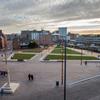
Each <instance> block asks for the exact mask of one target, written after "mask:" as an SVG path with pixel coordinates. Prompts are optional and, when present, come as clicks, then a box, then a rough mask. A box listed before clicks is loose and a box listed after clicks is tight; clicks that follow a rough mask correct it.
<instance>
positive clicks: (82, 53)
mask: <svg viewBox="0 0 100 100" xmlns="http://www.w3.org/2000/svg"><path fill="white" fill-rule="evenodd" d="M82 60H83V49H82V48H81V65H82Z"/></svg>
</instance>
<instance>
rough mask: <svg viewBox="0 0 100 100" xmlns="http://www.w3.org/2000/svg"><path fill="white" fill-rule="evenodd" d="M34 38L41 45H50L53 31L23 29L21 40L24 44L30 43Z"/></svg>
mask: <svg viewBox="0 0 100 100" xmlns="http://www.w3.org/2000/svg"><path fill="white" fill-rule="evenodd" d="M33 40H34V41H36V42H37V43H38V44H39V45H49V44H51V41H52V39H51V33H50V32H49V31H45V30H41V31H37V30H33V31H30V30H25V31H21V36H20V41H21V44H22V45H28V44H29V43H30V42H31V41H33Z"/></svg>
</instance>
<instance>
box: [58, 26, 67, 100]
mask: <svg viewBox="0 0 100 100" xmlns="http://www.w3.org/2000/svg"><path fill="white" fill-rule="evenodd" d="M59 33H60V35H61V37H62V39H63V41H64V100H66V83H67V82H66V59H67V57H66V55H67V52H66V45H67V27H60V28H59Z"/></svg>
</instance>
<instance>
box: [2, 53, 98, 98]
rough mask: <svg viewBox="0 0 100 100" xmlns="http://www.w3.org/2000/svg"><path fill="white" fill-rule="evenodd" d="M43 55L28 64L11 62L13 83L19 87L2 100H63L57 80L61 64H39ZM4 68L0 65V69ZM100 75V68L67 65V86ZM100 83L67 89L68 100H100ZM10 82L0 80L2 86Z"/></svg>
mask: <svg viewBox="0 0 100 100" xmlns="http://www.w3.org/2000/svg"><path fill="white" fill-rule="evenodd" d="M40 57H41V54H38V55H37V56H36V57H35V58H34V59H33V60H31V61H28V62H8V64H7V66H8V67H9V69H10V75H11V82H18V83H20V87H19V88H18V89H17V90H16V92H15V93H14V94H12V95H3V96H2V95H1V96H0V100H22V99H23V100H63V87H62V86H60V87H58V88H57V87H56V86H55V83H56V81H57V80H59V81H60V80H61V63H60V62H54V63H47V62H39V59H40ZM1 67H5V68H6V66H5V63H4V62H0V68H1ZM29 73H32V74H33V75H34V77H35V79H34V81H28V78H27V75H28V74H29ZM98 74H100V68H99V67H98V66H97V65H95V64H88V65H87V66H85V65H84V64H83V65H82V66H81V65H80V61H67V84H70V83H73V82H75V81H77V80H80V79H84V78H87V77H90V76H94V75H98ZM99 80H100V79H99V78H98V79H95V80H90V81H88V82H84V83H81V84H78V85H72V86H70V85H68V87H67V95H68V100H92V99H93V98H94V100H100V99H97V98H99V94H100V89H99V85H100V81H99ZM6 81H7V78H6V77H5V78H1V77H0V86H2V84H4V83H5V82H6Z"/></svg>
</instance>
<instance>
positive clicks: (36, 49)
mask: <svg viewBox="0 0 100 100" xmlns="http://www.w3.org/2000/svg"><path fill="white" fill-rule="evenodd" d="M42 50H44V48H35V49H24V50H22V52H34V53H40V52H42Z"/></svg>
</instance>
